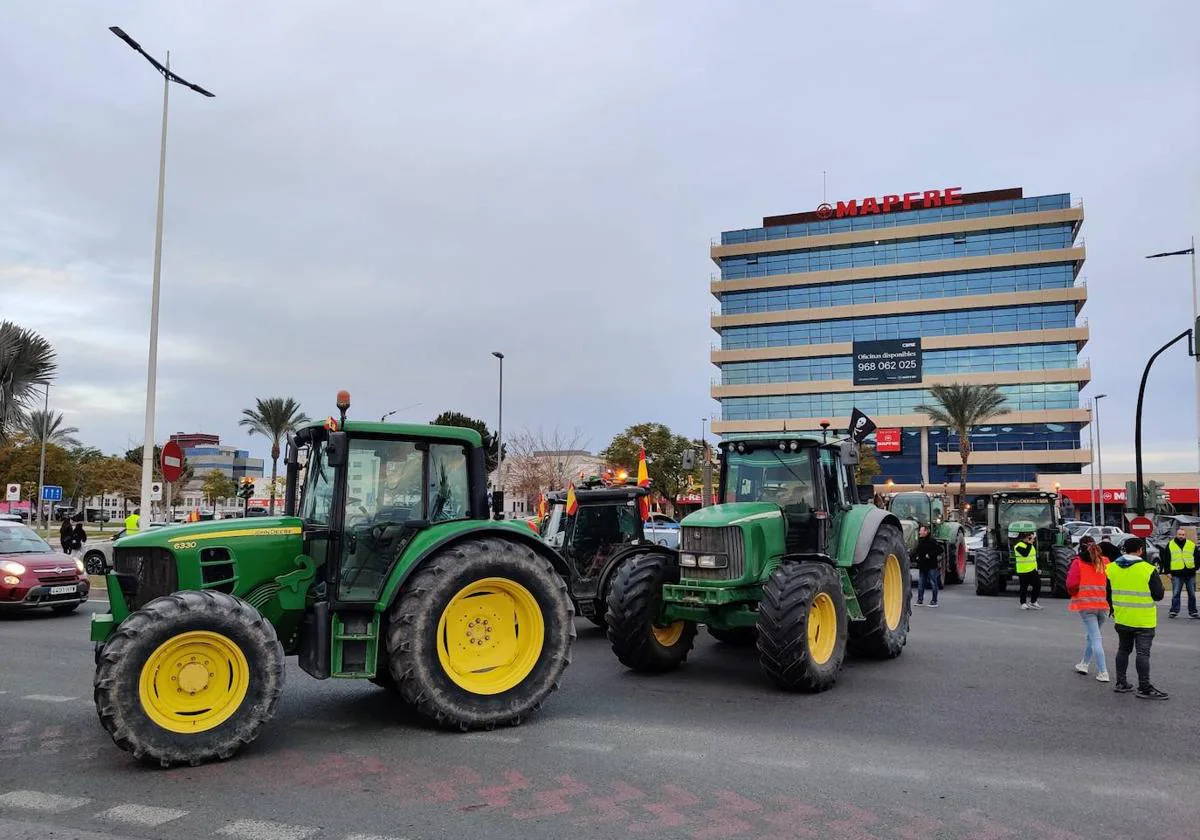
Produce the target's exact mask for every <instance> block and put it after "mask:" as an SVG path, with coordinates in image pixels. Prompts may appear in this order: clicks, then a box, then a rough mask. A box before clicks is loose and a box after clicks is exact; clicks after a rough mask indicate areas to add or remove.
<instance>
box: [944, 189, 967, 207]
mask: <svg viewBox="0 0 1200 840" xmlns="http://www.w3.org/2000/svg"><path fill="white" fill-rule="evenodd" d="M960 192H962V187H946V189H944V190H942V195H943V196H944V197H945V199H946V206H947V207H952V206H953V205H955V204H962V198H961V197H960V196H959V193H960Z"/></svg>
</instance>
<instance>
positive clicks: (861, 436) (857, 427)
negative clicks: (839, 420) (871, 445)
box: [850, 408, 875, 443]
mask: <svg viewBox="0 0 1200 840" xmlns="http://www.w3.org/2000/svg"><path fill="white" fill-rule="evenodd" d="M873 431H875V424H874V423H873V422H871V418H870V417H868V416H867V415H865V414H863V413H862V412H861V411H859V410H858V409H857V408H856V409H854V411H852V412H851V413H850V438H851V440H853V441H854V442H855V443H862V442H863V440H865V439H866V437H867V435H869V434H871V432H873Z"/></svg>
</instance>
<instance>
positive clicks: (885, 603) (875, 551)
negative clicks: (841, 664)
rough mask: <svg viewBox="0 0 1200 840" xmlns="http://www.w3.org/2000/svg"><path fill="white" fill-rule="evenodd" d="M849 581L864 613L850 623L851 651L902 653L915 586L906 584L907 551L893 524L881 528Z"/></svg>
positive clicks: (890, 655) (869, 654)
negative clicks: (860, 618) (862, 618)
mask: <svg viewBox="0 0 1200 840" xmlns="http://www.w3.org/2000/svg"><path fill="white" fill-rule="evenodd" d="M850 582H851V583H852V584H853V585H854V593H855V594H856V595H857V596H858V605H859V607H861V608H862V612H863V616H864V620H863V621H855V622H853V623H851V624H850V638H849V644H848V647H849V650H850V653H851V654H853V655H854V656H863V657H871V658H873V659H893V658H894V657H897V656H899V655H900V653H901V651H903V650H904V644H905V642H907V641H908V622H909V618H910V616H911V615H912V588H911V587H909V586H908V585H907V584H908V552H907V551H905V550H904V541H903V539H902V538H901V537H900V534H899V532H898V531H897V530H896V529H895V528H894V527H892V526H891V525H881V526H880V527H879V530H878V531H877V532H876V533H875V538H874V539H873V540H872V541H871V550H870V551H868V552H867V557H866V559H865V560H863V561H862V562H861V563H859V564H858V565H857V566H852V567H851V568H850Z"/></svg>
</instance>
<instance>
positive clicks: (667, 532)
mask: <svg viewBox="0 0 1200 840" xmlns="http://www.w3.org/2000/svg"><path fill="white" fill-rule="evenodd" d="M642 531H643V533H644V534H645V535H646V540H647V542H652V543H655V544H656V545H663V546H666V547H667V548H679V523H678V522H676V521H675V520H674V519H672V518H671V517H669V516H667V515H666V514H665V513H652V514H650V518H649V519H647V520H646V522H645V524H644V525H643V526H642Z"/></svg>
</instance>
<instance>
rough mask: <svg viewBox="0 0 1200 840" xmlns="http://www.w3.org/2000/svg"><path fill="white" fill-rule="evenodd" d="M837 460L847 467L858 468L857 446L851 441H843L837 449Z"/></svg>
mask: <svg viewBox="0 0 1200 840" xmlns="http://www.w3.org/2000/svg"><path fill="white" fill-rule="evenodd" d="M838 458H839V459H840V460H841V462H842V463H843V464H845V465H846V466H848V467H856V466H858V444H857V443H855V442H854V441H852V440H844V441H842V442H841V445H840V446H839V447H838Z"/></svg>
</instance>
